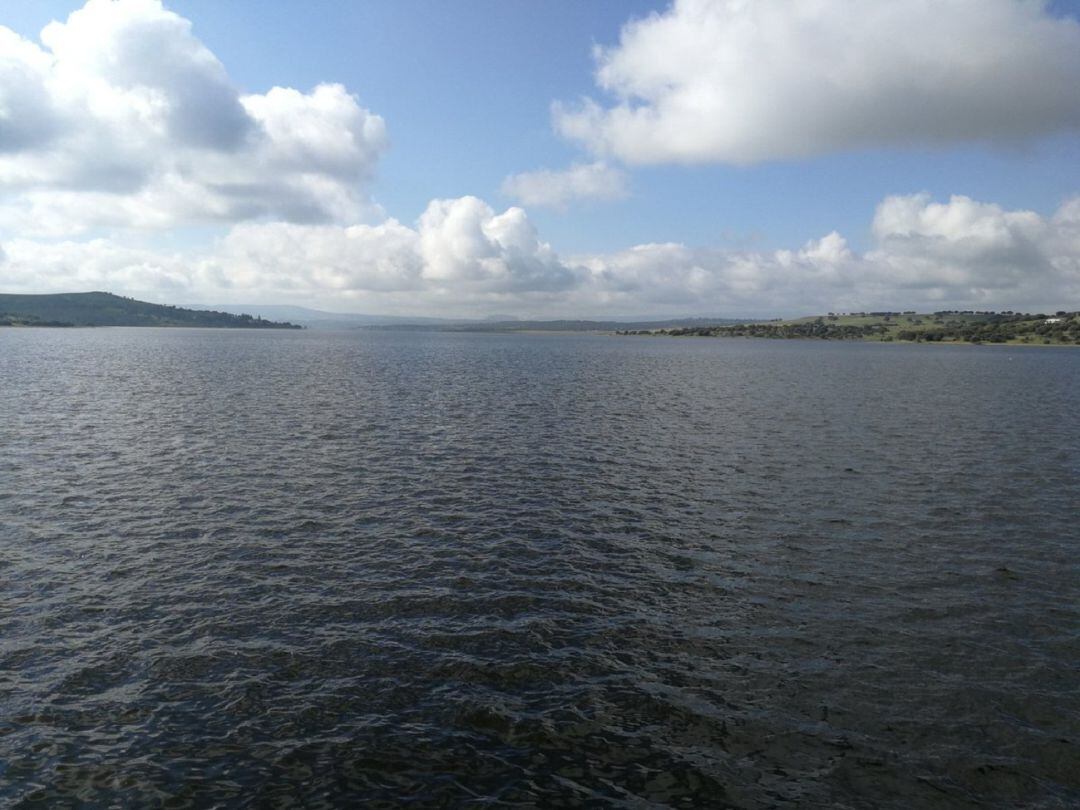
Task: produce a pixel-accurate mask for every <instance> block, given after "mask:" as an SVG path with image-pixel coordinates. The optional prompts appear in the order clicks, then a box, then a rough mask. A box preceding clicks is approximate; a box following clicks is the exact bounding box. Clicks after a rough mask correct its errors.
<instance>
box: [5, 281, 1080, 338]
mask: <svg viewBox="0 0 1080 810" xmlns="http://www.w3.org/2000/svg"><path fill="white" fill-rule="evenodd" d="M222 308H223V309H224V308H225V307H222ZM228 308H229V309H230V310H232V311H231V312H221V311H218V310H216V309H214V310H211V309H207V308H199V306H198V305H192V306H191V307H190V308H184V307H176V306H168V305H164V304H151V303H148V302H145V301H137V300H135V299H132V298H125V297H122V296H118V295H113V294H112V293H106V292H90V293H58V294H51V295H9V294H0V326H54V327H65V326H68V327H69V326H200V327H217V328H228V329H302V328H305V327H308V328H320V327H322V328H337V329H342V328H345V329H356V328H367V329H391V330H402V331H410V330H435V331H447V332H519V333H520V332H595V333H608V334H611V333H615V334H619V335H652V336H668V337H758V338H775V339H798V338H802V339H807V338H809V339H818V340H860V341H874V342H884V343H891V342H912V343H971V344H979V343H999V344H1029V345H1058V346H1062V345H1066V346H1069V345H1080V312H1077V311H1072V312H1066V311H1058V312H1055V313H1054V314H1051V315H1048V314H1045V313H1035V314H1031V313H1022V312H1012V311H1004V312H988V311H973V310H941V311H938V312H931V313H920V312H914V311H904V312H884V311H883V312H852V313H843V314H840V313H829V314H828V315H816V316H808V317H803V318H792V319H786V320H783V319H775V320H760V319H758V320H754V319H741V320H740V319H735V318H701V317H697V318H668V319H666V320H664V319H655V320H645V319H641V320H635V321H629V320H622V321H616V320H610V321H603V320H566V319H561V320H510V319H506V320H503V319H499V320H483V321H480V320H465V319H461V320H451V319H440V318H415V319H410V318H407V317H401V316H397V317H386V318H383V317H381V316H373V315H356V314H346V313H330V312H321V311H319V310H308V309H305V308H303V307H295V306H293V307H290V306H280V307H268V306H261V307H260V306H255V305H252V306H251V307H238V306H229V307H228ZM244 310H248V311H244ZM265 316H277V317H289V318H290V319H291V320H292V321H297V322H298V323H292V322H290V321H275V320H269V319H268V318H267V317H265Z"/></svg>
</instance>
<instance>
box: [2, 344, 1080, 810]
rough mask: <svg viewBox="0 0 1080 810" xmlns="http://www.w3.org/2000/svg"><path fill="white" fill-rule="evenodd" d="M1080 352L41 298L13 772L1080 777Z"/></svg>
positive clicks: (348, 791) (50, 800)
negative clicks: (615, 333) (470, 330)
mask: <svg viewBox="0 0 1080 810" xmlns="http://www.w3.org/2000/svg"><path fill="white" fill-rule="evenodd" d="M1078 403H1080V350H1073V349H1054V348H1046V349H1040V348H1024V349H1013V348H1004V347H983V348H974V347H949V346H890V345H873V344H840V343H810V342H769V341H761V342H758V341H742V340H723V339H685V340H678V339H662V338H655V339H654V338H617V337H598V336H597V337H593V336H495V335H446V334H400V333H378V332H355V333H327V332H323V333H320V332H315V331H311V332H303V333H285V332H282V333H267V332H257V333H256V332H236V331H209V330H207V331H203V330H168V329H162V330H151V329H144V330H124V329H100V330H37V329H7V330H2V331H0V452H2V456H0V804H3V805H4V806H14V807H38V806H40V807H68V806H72V807H74V806H86V807H89V806H116V807H132V806H163V807H182V806H198V807H207V806H220V807H232V806H240V807H243V806H258V807H262V806H281V807H285V806H291V805H289V801H290V800H291V801H293V802H295V803H296V804H298V805H303V806H311V807H320V806H327V807H328V806H340V805H349V804H353V805H355V804H360V803H366V804H368V805H371V806H380V805H382V806H398V805H402V804H409V803H411V804H412V805H414V806H477V807H479V806H488V805H492V806H504V805H505V806H535V805H544V806H557V807H575V806H589V807H592V806H605V805H610V806H622V807H646V806H675V807H690V806H698V807H701V806H718V807H726V806H730V807H747V808H765V807H785V806H790V807H796V806H801V807H806V806H825V805H829V806H837V807H852V808H856V807H857V808H862V807H867V808H869V807H898V808H899V807H967V806H992V807H1004V806H1024V807H1067V806H1075V805H1077V804H1078V803H1080V767H1078V765H1080V673H1078V661H1080V570H1078V568H1080V564H1078V546H1080V520H1078V512H1080V508H1078V507H1080V406H1078Z"/></svg>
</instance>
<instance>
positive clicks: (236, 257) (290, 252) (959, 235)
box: [0, 194, 1080, 318]
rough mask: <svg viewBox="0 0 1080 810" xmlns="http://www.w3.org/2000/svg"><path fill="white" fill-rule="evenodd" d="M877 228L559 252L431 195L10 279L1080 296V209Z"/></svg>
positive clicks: (212, 291) (801, 304) (550, 309)
mask: <svg viewBox="0 0 1080 810" xmlns="http://www.w3.org/2000/svg"><path fill="white" fill-rule="evenodd" d="M873 233H874V238H875V243H876V244H875V246H874V248H873V249H872V250H870V251H867V252H865V253H858V252H856V251H854V250H852V249H851V247H850V246H849V245H848V244H847V242H846V241H845V239H844V238H843V237H842V236H841V235H840V234H838V233H835V232H833V233H830V234H827V235H825V236H823V237H822V238H821V239H816V240H811V241H810V242H808V243H806V244H805V245H803V246H802V247H800V248H795V249H784V250H775V251H730V250H721V249H716V248H709V247H703V248H694V247H689V246H686V245H682V244H678V243H659V244H646V245H637V246H634V247H631V248H629V249H627V250H623V251H618V252H615V253H607V254H596V255H588V256H577V257H559V256H558V255H557V254H556V253H555V252H554V251H553V250H552V248H551V247H550V246H549V245H548V244H546V243H545V242H543V241H542V240H541V239H540V238H539V236H538V235H537V233H536V230H535V228H534V226H533V225H532V223H531V222H530V221H529V219H528V217H527V215H526V214H525V212H524V211H523V210H521V209H520V208H510V209H508V210H506V211H504V212H503V213H496V212H495V211H494V210H492V209H491V208H490V206H488V205H487V204H486V203H484V202H483V201H482V200H479V199H477V198H475V197H462V198H459V199H451V200H435V201H433V202H432V203H431V204H430V205H429V206H428V207H427V209H426V210H425V211H424V212H423V214H422V215H421V216H420V217H419V219H418V220H417V223H416V225H415V227H409V226H406V225H403V224H401V223H399V222H397V221H395V220H388V221H386V222H383V223H382V224H380V225H351V226H344V227H343V226H337V225H305V224H296V223H284V222H270V223H242V224H238V225H236V226H234V227H233V228H232V229H231V230H230V231H229V232H228V234H227V235H226V236H225V237H224V238H223V239H221V240H220V241H219V242H218V243H217V244H215V245H214V246H213V247H212V248H211V249H209V250H205V251H201V252H197V253H187V254H179V253H168V254H163V253H160V252H154V251H150V250H144V249H128V248H122V247H118V246H116V245H115V244H113V243H110V242H108V241H106V240H91V241H85V242H72V241H66V242H61V243H49V242H35V241H31V240H27V239H15V240H10V241H7V242H5V243H4V245H3V252H2V253H0V277H2V278H3V279H4V285H5V287H6V288H7V289H9V290H10V291H19V290H24V291H27V292H30V291H42V290H56V291H60V290H80V289H81V290H89V289H109V290H112V291H115V292H120V293H124V294H128V295H136V296H139V295H143V296H147V297H151V298H155V299H156V300H165V301H170V302H177V301H180V302H182V301H200V300H201V301H206V302H228V301H233V302H251V301H263V302H272V301H281V300H289V301H290V302H297V303H300V302H304V303H308V304H310V305H315V306H322V307H324V308H328V309H342V310H352V311H364V310H368V311H377V312H397V313H403V314H414V315H425V314H426V315H455V316H482V315H485V314H487V313H489V312H492V311H498V312H512V313H515V314H519V315H522V316H532V317H552V318H554V317H574V316H580V317H595V316H608V317H611V316H625V315H638V314H645V313H649V314H653V315H688V314H695V313H704V314H718V313H723V314H731V315H745V314H813V313H819V312H827V311H835V310H861V309H894V308H903V309H907V308H931V309H939V308H942V309H955V308H964V309H966V308H979V309H1034V310H1039V309H1050V310H1056V309H1060V308H1072V307H1073V306H1075V302H1076V301H1077V300H1078V299H1080V199H1076V200H1071V201H1068V202H1066V203H1065V204H1064V205H1062V206H1061V207H1060V208H1059V209H1058V211H1057V212H1055V213H1054V214H1053V215H1052V216H1049V217H1045V216H1041V215H1039V214H1037V213H1034V212H1031V211H1009V210H1006V209H1004V208H1002V207H1000V206H997V205H993V204H987V203H980V202H977V201H974V200H971V199H969V198H967V197H961V196H956V197H953V198H952V199H950V200H949V201H948V202H934V201H933V200H931V199H930V198H929V197H928V196H927V195H924V194H916V195H911V196H897V197H889V198H887V199H885V200H883V201H882V202H881V204H880V205H879V206H878V207H877V211H876V213H875V214H874V218H873ZM5 255H6V259H5V258H2V257H3V256H5Z"/></svg>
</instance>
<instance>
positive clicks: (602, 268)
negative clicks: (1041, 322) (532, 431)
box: [0, 0, 1080, 318]
mask: <svg viewBox="0 0 1080 810" xmlns="http://www.w3.org/2000/svg"><path fill="white" fill-rule="evenodd" d="M1078 88H1080V0H1069V1H1068V2H1066V1H1065V0H1061V1H1059V2H1039V1H1038V0H675V2H656V1H655V0H649V1H647V0H618V2H608V1H605V0H597V1H596V2H589V3H582V2H574V1H571V0H548V2H543V3H541V2H524V0H510V1H509V2H508V1H507V0H499V1H498V2H495V1H494V0H469V2H458V3H450V2H444V1H443V0H438V1H436V0H394V1H393V2H391V1H390V0H387V1H386V2H375V1H374V0H373V1H372V2H365V3H356V2H351V1H349V2H346V1H342V2H337V1H336V0H313V2H308V3H303V4H300V3H285V2H282V3H266V2H253V1H252V2H248V1H247V0H233V2H229V3H221V2H218V1H217V0H170V1H168V2H164V3H163V2H159V0H89V2H86V3H85V4H81V3H77V2H61V1H60V0H38V1H37V2H35V3H32V4H30V3H14V2H0V292H35V293H37V292H71V291H87V290H108V291H110V292H115V293H118V294H123V295H130V296H133V297H137V298H141V299H144V300H151V301H159V302H165V303H180V304H185V303H188V304H195V303H199V304H244V303H252V304H256V303H257V304H268V303H279V304H280V303H286V304H298V305H303V306H310V307H315V308H319V309H327V310H333V311H340V312H364V313H373V314H394V315H425V316H430V315H445V316H451V317H486V316H489V315H492V314H495V313H497V314H500V315H516V316H520V317H531V318H565V317H597V318H622V317H669V316H725V317H727V316H732V317H733V316H744V315H754V316H761V315H768V316H774V315H776V316H778V315H797V314H816V313H823V312H832V311H858V310H879V309H919V310H926V309H1018V310H1019V309H1023V310H1040V311H1056V310H1058V309H1080V89H1078Z"/></svg>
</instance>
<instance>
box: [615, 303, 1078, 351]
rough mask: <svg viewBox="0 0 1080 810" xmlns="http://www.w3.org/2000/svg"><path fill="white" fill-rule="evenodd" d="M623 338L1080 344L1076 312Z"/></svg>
mask: <svg viewBox="0 0 1080 810" xmlns="http://www.w3.org/2000/svg"><path fill="white" fill-rule="evenodd" d="M619 334H622V335H668V336H672V337H760V338H780V339H784V338H803V339H806V338H811V339H819V340H864V341H876V342H883V343H891V342H894V341H900V342H912V343H972V344H978V343H1007V344H1031V345H1059V346H1062V345H1064V346H1072V345H1080V312H1064V311H1059V312H1055V313H1054V314H1052V315H1047V314H1044V313H1038V314H1030V313H1023V312H1011V311H1006V312H977V311H972V310H963V311H959V310H942V311H939V312H931V313H919V312H854V313H847V314H834V313H830V314H828V315H818V316H810V317H806V318H794V319H791V320H774V321H756V322H745V323H740V324H734V325H712V326H694V327H686V328H677V329H649V330H624V331H620V332H619Z"/></svg>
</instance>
